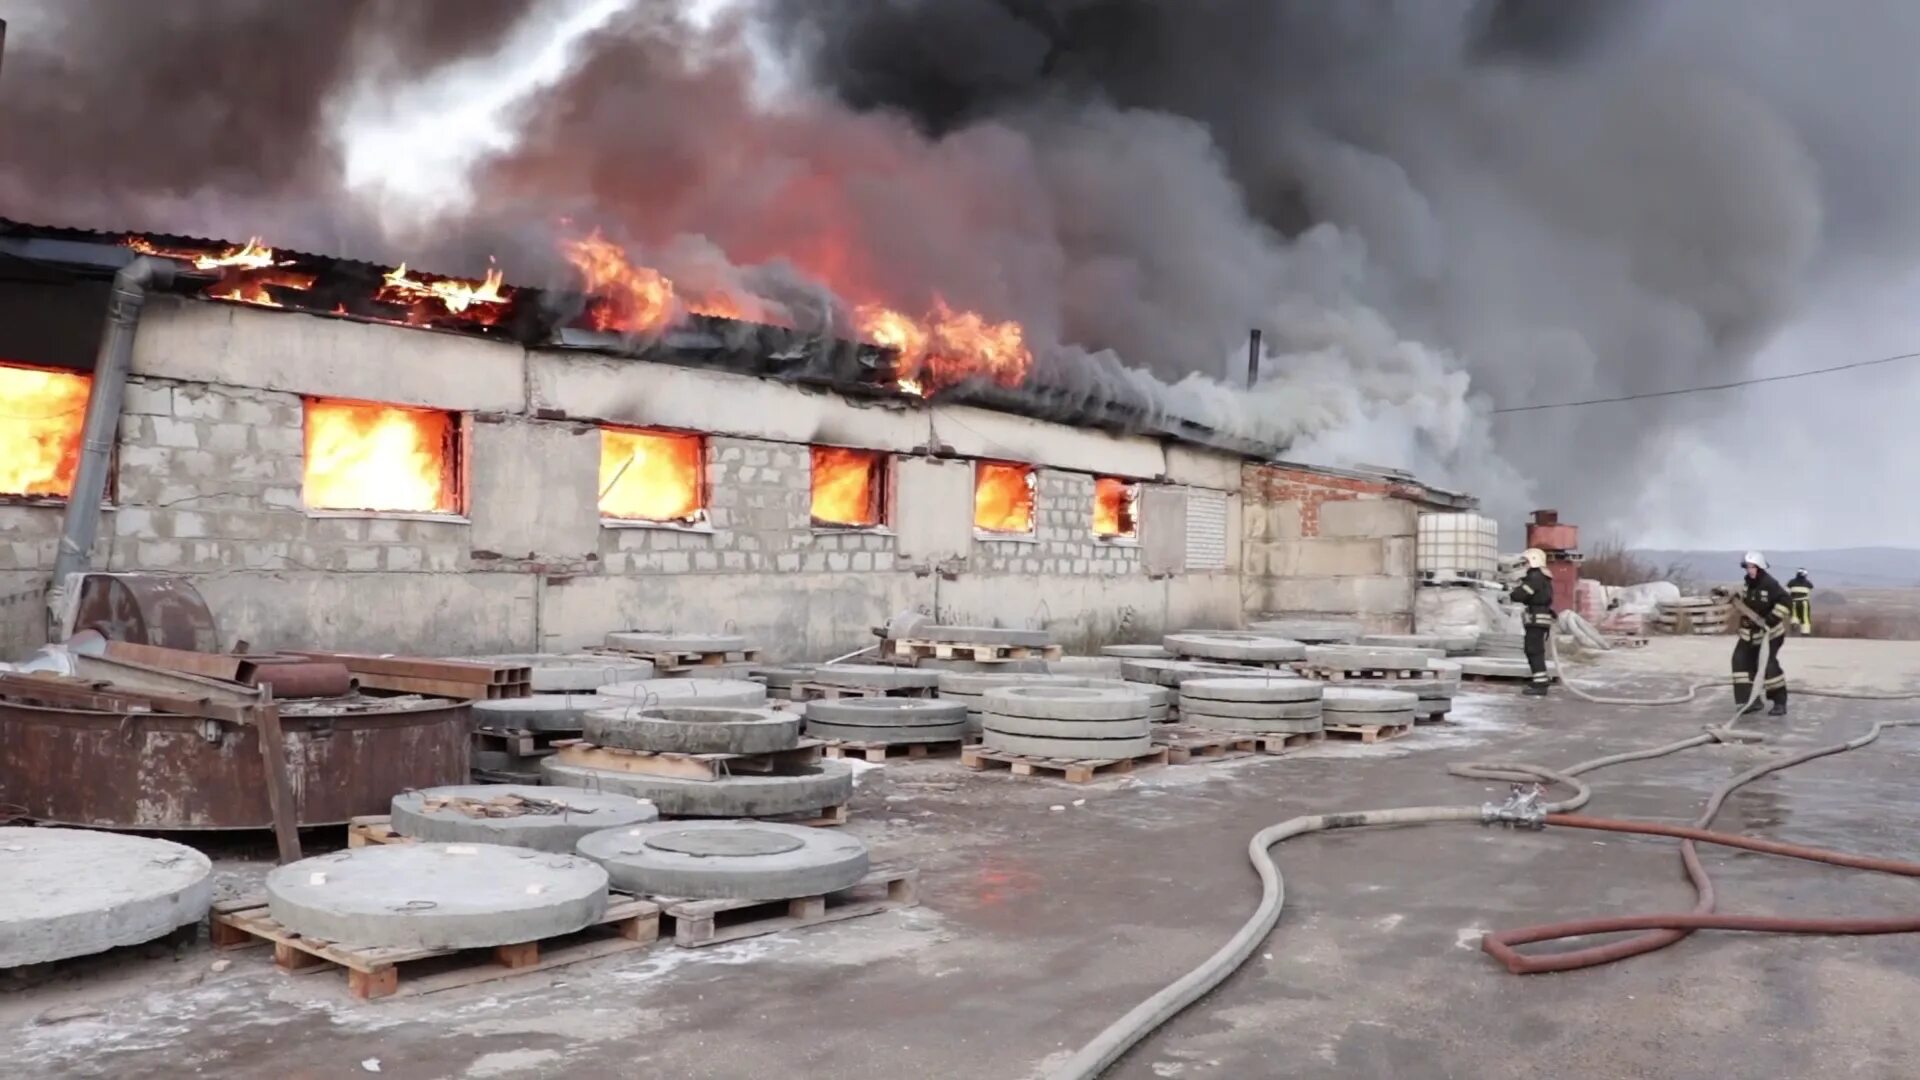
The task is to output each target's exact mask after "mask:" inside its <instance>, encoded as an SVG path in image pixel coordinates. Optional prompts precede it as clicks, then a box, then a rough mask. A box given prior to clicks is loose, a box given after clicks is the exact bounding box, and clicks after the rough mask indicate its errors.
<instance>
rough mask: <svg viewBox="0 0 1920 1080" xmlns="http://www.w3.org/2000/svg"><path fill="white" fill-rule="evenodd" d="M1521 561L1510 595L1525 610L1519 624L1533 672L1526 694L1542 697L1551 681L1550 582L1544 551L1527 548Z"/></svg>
mask: <svg viewBox="0 0 1920 1080" xmlns="http://www.w3.org/2000/svg"><path fill="white" fill-rule="evenodd" d="M1521 558H1523V559H1525V560H1526V561H1527V573H1526V576H1525V577H1523V578H1521V579H1520V584H1518V585H1516V586H1514V588H1513V592H1512V593H1511V594H1510V595H1511V596H1512V598H1513V602H1514V603H1516V604H1520V605H1522V606H1523V607H1524V608H1525V611H1524V613H1523V614H1522V615H1521V616H1520V622H1521V625H1522V626H1523V627H1524V628H1525V630H1526V642H1527V667H1528V668H1529V669H1530V670H1531V671H1532V672H1533V681H1531V682H1529V683H1528V684H1527V689H1526V693H1527V694H1528V696H1530V697H1546V696H1547V688H1548V686H1549V685H1550V684H1551V683H1552V682H1553V679H1552V677H1551V676H1550V675H1548V674H1547V635H1548V634H1551V633H1553V579H1552V578H1550V577H1548V576H1547V553H1546V552H1544V551H1541V550H1540V549H1539V548H1528V549H1527V551H1526V554H1524V555H1522V556H1521Z"/></svg>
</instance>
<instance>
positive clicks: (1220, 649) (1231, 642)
mask: <svg viewBox="0 0 1920 1080" xmlns="http://www.w3.org/2000/svg"><path fill="white" fill-rule="evenodd" d="M1162 644H1163V645H1165V646H1166V649H1167V651H1168V652H1170V653H1173V654H1175V655H1176V656H1187V657H1194V658H1196V659H1200V660H1215V661H1228V662H1232V663H1238V664H1286V663H1291V662H1293V661H1295V660H1304V659H1306V658H1307V647H1306V646H1305V645H1302V644H1301V643H1300V642H1298V641H1294V640H1293V639H1291V638H1283V637H1274V636H1273V635H1271V634H1251V633H1246V632H1243V631H1239V630H1192V631H1188V632H1187V633H1184V634H1168V635H1167V636H1166V638H1165V639H1164V640H1163V641H1162Z"/></svg>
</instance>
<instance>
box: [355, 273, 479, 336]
mask: <svg viewBox="0 0 1920 1080" xmlns="http://www.w3.org/2000/svg"><path fill="white" fill-rule="evenodd" d="M505 281H506V275H505V274H504V273H503V272H502V271H501V270H500V268H499V267H493V268H491V269H489V270H488V271H487V277H486V280H485V281H479V282H474V281H462V280H460V279H459V278H440V279H437V280H435V281H421V280H420V279H418V278H413V277H408V276H407V264H406V263H401V264H400V265H399V266H398V267H395V268H394V269H393V270H391V271H389V272H387V273H385V274H382V275H381V276H380V282H381V284H380V289H379V291H377V292H375V293H374V294H373V298H374V299H375V300H378V301H380V302H381V303H385V304H399V305H402V306H407V307H413V306H414V305H417V304H421V303H427V304H437V305H438V306H439V307H441V308H442V309H444V311H445V312H446V313H447V314H449V315H464V316H465V320H464V321H467V322H476V323H479V324H481V325H483V326H491V325H493V323H494V321H495V320H497V319H498V318H499V317H500V314H501V313H502V312H503V311H505V310H506V306H507V303H508V298H507V296H506V295H504V294H503V293H502V292H501V287H502V286H503V285H504V284H505ZM416 313H417V314H420V315H423V316H429V315H431V314H433V313H432V312H416Z"/></svg>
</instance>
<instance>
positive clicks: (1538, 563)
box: [1520, 548, 1547, 570]
mask: <svg viewBox="0 0 1920 1080" xmlns="http://www.w3.org/2000/svg"><path fill="white" fill-rule="evenodd" d="M1520 557H1521V558H1522V559H1525V560H1526V561H1527V565H1528V566H1530V567H1532V568H1533V569H1535V570H1545V569H1546V568H1547V553H1546V552H1544V551H1541V550H1540V549H1539V548H1528V549H1527V550H1525V551H1523V552H1521V553H1520Z"/></svg>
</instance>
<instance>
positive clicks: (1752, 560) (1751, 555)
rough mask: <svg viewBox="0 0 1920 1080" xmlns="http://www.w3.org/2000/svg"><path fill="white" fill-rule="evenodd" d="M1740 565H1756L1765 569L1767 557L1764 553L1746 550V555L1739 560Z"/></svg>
mask: <svg viewBox="0 0 1920 1080" xmlns="http://www.w3.org/2000/svg"><path fill="white" fill-rule="evenodd" d="M1740 565H1741V566H1757V567H1759V568H1760V569H1762V570H1765V569H1766V568H1767V557H1766V556H1765V555H1762V554H1760V553H1759V552H1757V551H1749V552H1747V557H1746V558H1744V559H1741V560H1740Z"/></svg>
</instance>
